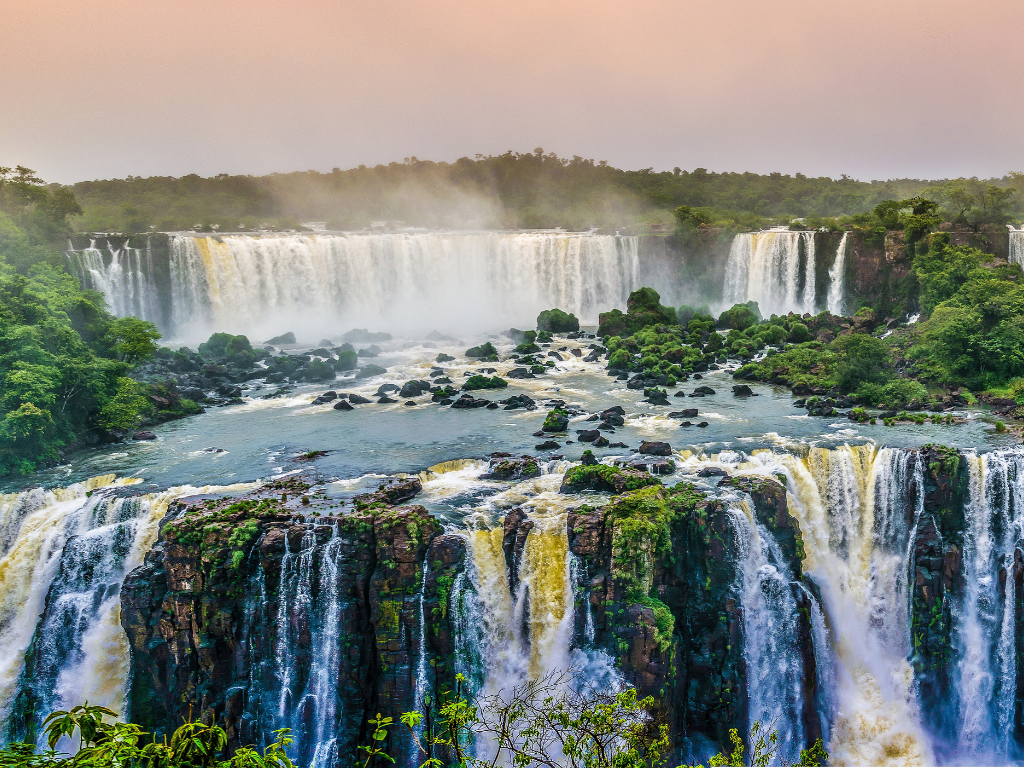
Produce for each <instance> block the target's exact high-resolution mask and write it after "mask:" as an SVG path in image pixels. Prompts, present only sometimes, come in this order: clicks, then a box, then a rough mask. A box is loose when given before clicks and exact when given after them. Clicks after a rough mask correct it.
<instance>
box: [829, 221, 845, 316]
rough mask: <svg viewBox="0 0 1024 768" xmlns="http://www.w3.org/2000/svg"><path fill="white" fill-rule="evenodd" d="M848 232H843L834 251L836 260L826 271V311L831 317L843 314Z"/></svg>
mask: <svg viewBox="0 0 1024 768" xmlns="http://www.w3.org/2000/svg"><path fill="white" fill-rule="evenodd" d="M849 234H850V233H849V232H843V236H842V238H841V239H840V240H839V247H838V248H837V249H836V259H835V261H833V262H832V267H831V269H829V271H828V311H829V312H831V313H832V314H833V315H842V314H843V299H844V298H845V293H844V291H845V282H846V279H845V278H846V238H847V237H849Z"/></svg>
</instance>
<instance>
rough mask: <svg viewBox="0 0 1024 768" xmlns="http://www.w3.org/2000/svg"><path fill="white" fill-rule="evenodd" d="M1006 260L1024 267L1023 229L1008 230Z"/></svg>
mask: <svg viewBox="0 0 1024 768" xmlns="http://www.w3.org/2000/svg"><path fill="white" fill-rule="evenodd" d="M1008 260H1009V262H1010V263H1011V264H1020V265H1021V266H1022V267H1024V229H1012V228H1011V229H1010V250H1009V255H1008Z"/></svg>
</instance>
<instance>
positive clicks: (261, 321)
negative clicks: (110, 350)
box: [170, 232, 639, 339]
mask: <svg viewBox="0 0 1024 768" xmlns="http://www.w3.org/2000/svg"><path fill="white" fill-rule="evenodd" d="M637 248H638V240H637V238H636V237H618V236H611V235H596V234H589V233H562V232H536V233H502V232H482V233H438V232H432V233H411V234H386V235H384V234H364V233H348V234H336V235H326V234H318V235H279V236H250V235H232V236H222V237H216V238H215V237H200V236H187V235H176V236H173V237H172V238H171V263H170V274H171V290H172V299H171V303H172V325H173V333H174V335H175V336H176V337H177V338H189V339H199V338H205V337H206V335H207V334H209V333H210V332H211V331H230V332H233V333H244V334H247V335H249V336H251V337H252V338H254V339H259V338H266V337H267V336H271V335H276V334H278V333H281V332H282V330H293V331H295V332H298V333H299V334H300V335H302V334H303V333H305V334H306V335H308V336H310V337H312V336H314V335H317V334H319V336H323V335H325V334H328V333H330V332H337V331H343V330H347V329H348V328H351V327H352V326H354V325H361V326H363V327H366V326H373V327H377V328H388V329H397V330H402V329H407V328H408V329H412V330H422V329H429V328H447V329H450V330H453V331H467V330H468V331H479V330H485V329H490V328H499V327H502V326H504V327H507V326H509V325H514V324H516V323H519V324H523V323H526V322H531V321H532V320H533V318H534V317H536V315H537V314H538V313H539V312H540V311H541V310H543V309H550V308H551V307H559V308H561V309H564V310H565V311H567V312H572V313H574V314H576V315H577V316H578V317H579V318H580V320H581V322H584V323H590V324H594V323H596V322H597V317H598V313H599V312H601V311H604V310H607V309H609V308H611V307H624V306H625V301H626V298H627V297H628V295H629V293H630V291H632V290H633V289H635V288H637V287H638V285H637V280H638V269H639V261H638V251H637Z"/></svg>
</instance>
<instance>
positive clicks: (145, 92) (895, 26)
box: [0, 0, 1024, 182]
mask: <svg viewBox="0 0 1024 768" xmlns="http://www.w3.org/2000/svg"><path fill="white" fill-rule="evenodd" d="M1022 41H1024V2H1022V1H1021V0H972V2H965V1H964V0H927V1H926V0H887V1H885V2H882V1H879V0H849V1H848V2H835V1H834V0H775V2H771V1H770V0H757V1H754V0H701V1H700V2H690V1H689V0H676V1H675V2H671V1H668V0H628V2H627V1H626V0H623V1H622V2H605V1H604V0H587V1H586V2H583V1H582V0H580V1H577V0H571V1H565V0H561V1H559V0H548V2H535V1H533V0H528V1H524V2H516V1H514V0H512V1H509V2H492V1H491V0H461V1H460V0H418V1H417V0H374V1H373V2H364V1H363V0H354V1H349V2H345V1H344V0H330V1H328V0H287V1H285V0H280V1H279V2H267V1H266V0H245V1H244V2H241V1H236V0H201V1H197V0H143V1H141V2H140V0H130V1H129V0H60V1H58V0H0V165H13V164H15V163H21V164H24V165H28V166H29V167H32V168H35V169H36V170H37V171H39V173H40V175H42V176H43V177H44V178H46V179H49V180H56V181H62V182H71V181H77V180H81V179H93V178H110V177H122V176H125V175H128V174H134V175H141V176H147V175H154V174H170V175H184V174H186V173H189V172H196V173H200V174H204V175H209V174H214V173H220V172H226V173H254V174H261V173H267V172H271V171H292V170H303V169H308V168H312V169H316V170H330V169H331V168H332V167H334V166H339V167H342V168H347V167H352V166H354V165H358V164H360V163H366V164H370V165H372V164H376V163H381V162H389V161H392V160H398V161H401V160H402V158H403V157H407V156H410V155H416V156H418V157H420V158H421V159H434V160H454V159H456V158H458V157H460V156H464V155H470V156H472V155H473V154H475V153H483V154H492V153H501V152H504V151H505V150H508V149H514V150H517V151H531V150H533V148H534V147H538V146H541V147H544V148H545V149H546V150H550V151H556V152H558V153H559V154H563V155H573V154H578V155H583V156H585V157H593V158H596V159H604V160H608V161H609V162H610V163H612V164H613V165H617V166H620V167H626V168H643V167H648V166H653V167H654V168H656V169H659V170H660V169H671V168H672V167H674V166H680V167H682V168H686V169H691V168H695V167H698V166H701V167H706V168H709V169H711V170H736V171H742V170H751V171H757V172H769V171H782V172H785V173H792V172H796V171H801V172H804V173H807V174H814V175H818V174H827V175H833V176H837V175H839V174H840V173H844V172H845V173H848V174H850V175H852V176H855V177H857V178H864V179H871V178H889V177H899V176H916V177H941V176H959V175H967V176H971V175H979V176H990V175H1002V174H1003V173H1005V172H1006V171H1010V170H1024V141H1022V136H1024V119H1022V118H1024V98H1022V93H1021V91H1022V87H1024V42H1022Z"/></svg>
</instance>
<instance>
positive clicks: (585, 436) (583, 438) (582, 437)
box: [576, 429, 601, 443]
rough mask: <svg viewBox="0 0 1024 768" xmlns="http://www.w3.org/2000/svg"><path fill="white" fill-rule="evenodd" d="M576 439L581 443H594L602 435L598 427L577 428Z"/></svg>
mask: <svg viewBox="0 0 1024 768" xmlns="http://www.w3.org/2000/svg"><path fill="white" fill-rule="evenodd" d="M576 435H577V437H576V439H577V440H578V441H579V442H581V443H592V442H594V441H595V440H597V439H598V438H599V437H601V433H600V432H598V431H597V430H596V429H577V430H576Z"/></svg>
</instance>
